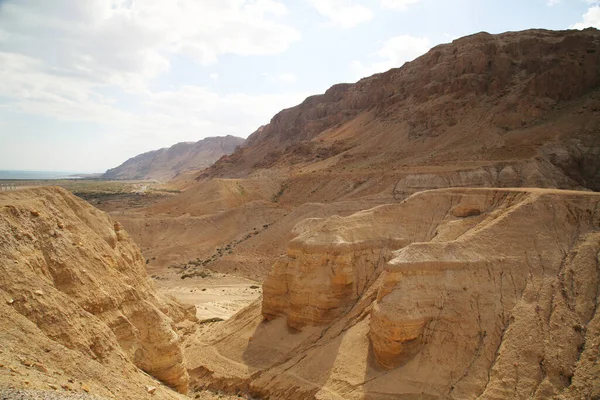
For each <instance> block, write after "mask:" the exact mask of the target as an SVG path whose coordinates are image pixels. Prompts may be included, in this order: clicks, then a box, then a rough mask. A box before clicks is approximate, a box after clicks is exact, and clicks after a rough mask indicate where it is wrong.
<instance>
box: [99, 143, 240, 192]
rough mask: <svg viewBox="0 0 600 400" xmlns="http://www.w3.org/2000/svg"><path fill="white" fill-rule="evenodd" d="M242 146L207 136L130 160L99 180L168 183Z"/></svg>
mask: <svg viewBox="0 0 600 400" xmlns="http://www.w3.org/2000/svg"><path fill="white" fill-rule="evenodd" d="M242 143H244V139H242V138H238V137H235V136H231V135H228V136H224V137H209V138H206V139H202V140H200V141H198V142H196V143H193V142H182V143H177V144H175V145H173V146H171V147H169V148H164V149H160V150H154V151H149V152H147V153H143V154H140V155H138V156H135V157H133V158H130V159H129V160H127V161H125V162H124V163H123V164H121V165H119V166H118V167H116V168H112V169H109V170H108V171H106V172H105V173H104V175H102V178H103V179H155V180H158V181H168V180H170V179H171V178H173V177H174V176H176V175H177V174H180V173H183V172H187V171H191V170H201V169H204V168H206V167H208V166H210V165H211V164H212V163H214V162H215V161H217V160H218V159H219V158H220V157H221V156H223V155H227V154H231V153H233V151H234V150H235V149H236V148H237V147H238V146H240V145H242Z"/></svg>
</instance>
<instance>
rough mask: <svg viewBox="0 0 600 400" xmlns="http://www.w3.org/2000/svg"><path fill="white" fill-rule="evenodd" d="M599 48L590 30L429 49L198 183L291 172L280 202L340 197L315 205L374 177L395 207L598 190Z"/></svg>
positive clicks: (267, 130)
mask: <svg viewBox="0 0 600 400" xmlns="http://www.w3.org/2000/svg"><path fill="white" fill-rule="evenodd" d="M599 43H600V34H599V32H598V30H596V29H593V28H590V29H586V30H584V31H560V32H555V31H545V30H530V31H524V32H509V33H504V34H500V35H491V34H488V33H478V34H475V35H472V36H467V37H464V38H461V39H457V40H455V41H453V42H452V43H449V44H443V45H439V46H437V47H435V48H433V49H431V50H430V51H429V52H428V53H427V54H425V55H424V56H422V57H420V58H418V59H416V60H415V61H413V62H410V63H406V64H405V65H404V66H402V67H400V68H395V69H392V70H390V71H388V72H385V73H381V74H377V75H374V76H371V77H368V78H365V79H362V80H360V81H359V82H357V83H355V84H339V85H335V86H333V87H331V88H330V89H329V90H327V91H326V92H325V94H323V95H318V96H312V97H309V98H307V99H306V100H305V101H304V102H303V103H302V104H300V105H298V106H296V107H292V108H290V109H287V110H283V111H281V112H280V113H278V114H277V115H275V116H274V117H273V119H272V120H271V122H270V123H269V124H268V125H266V126H264V127H262V128H261V129H259V130H258V131H257V132H255V133H254V134H252V135H251V136H250V137H249V138H248V139H247V141H246V144H245V145H244V147H243V148H241V149H238V151H236V152H235V153H233V154H232V155H231V156H229V157H224V158H223V159H222V160H220V161H219V162H217V163H216V164H215V165H213V166H212V167H211V168H210V169H209V170H208V171H206V172H205V173H204V174H202V175H201V176H200V177H199V179H203V178H210V177H246V176H248V175H249V174H251V173H252V172H255V171H259V170H261V169H265V168H269V169H274V168H275V169H282V170H290V169H291V171H292V173H293V174H292V176H291V177H290V179H291V182H289V184H288V187H289V188H290V189H291V190H290V191H289V193H292V192H293V191H294V190H293V186H294V185H295V183H296V182H298V181H299V180H302V179H304V180H306V179H307V178H306V177H307V176H311V178H310V179H311V181H313V182H315V183H316V184H315V187H313V188H312V189H311V190H310V196H302V197H301V201H304V200H306V199H307V197H308V198H310V199H311V200H313V199H314V200H317V199H327V200H334V199H337V198H339V197H340V196H345V195H347V194H348V193H347V192H351V191H352V190H350V189H341V188H338V190H337V192H336V193H334V194H333V195H326V196H320V192H322V191H326V190H327V189H328V188H332V187H333V186H334V185H339V183H340V179H339V176H347V177H348V178H349V179H346V180H345V181H348V180H352V179H354V180H355V181H357V182H358V181H360V182H363V183H361V184H360V185H358V186H357V187H356V188H354V191H361V192H365V189H366V188H368V187H369V186H370V185H369V184H370V182H371V181H373V180H374V179H389V181H390V184H391V185H392V186H393V185H395V183H396V182H398V184H397V185H395V189H394V190H397V191H398V190H399V191H401V192H402V193H397V197H398V196H401V195H405V194H407V193H412V192H414V191H417V190H420V189H426V188H433V187H443V186H473V185H475V186H545V187H562V188H574V187H587V188H590V189H600V164H598V162H597V160H598V159H599V158H598V157H597V155H598V153H599V152H600V145H599V142H598V135H597V132H598V118H597V117H598V114H599V113H600V103H599V99H598V93H597V90H598V87H599V85H600V69H599V68H598V64H599V61H600V48H599V46H600V44H599ZM358 175H362V177H361V178H358ZM380 177H382V178H380ZM388 177H389V178H388ZM359 186H360V187H359ZM317 187H320V189H317ZM313 190H314V192H313ZM342 190H344V191H345V192H346V193H344V192H342ZM298 195H299V194H298V193H295V194H294V197H298Z"/></svg>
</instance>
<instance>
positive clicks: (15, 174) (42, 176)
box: [0, 170, 102, 181]
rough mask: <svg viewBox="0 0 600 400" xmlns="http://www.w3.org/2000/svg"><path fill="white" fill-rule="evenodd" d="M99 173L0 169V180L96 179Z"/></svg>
mask: <svg viewBox="0 0 600 400" xmlns="http://www.w3.org/2000/svg"><path fill="white" fill-rule="evenodd" d="M101 175H102V174H101V173H93V174H92V173H87V174H86V173H78V172H64V171H20V170H0V181H27V180H35V181H39V180H60V179H98V178H99V177H100V176H101Z"/></svg>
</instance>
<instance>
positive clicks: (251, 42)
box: [0, 0, 300, 90]
mask: <svg viewBox="0 0 600 400" xmlns="http://www.w3.org/2000/svg"><path fill="white" fill-rule="evenodd" d="M287 13H288V11H287V8H286V7H285V5H284V4H283V3H282V2H280V1H275V0H255V1H252V0H205V1H195V0H179V1H163V0H145V1H143V2H141V1H140V2H137V1H135V2H134V1H131V0H129V1H124V0H121V1H116V0H86V1H71V0H55V1H52V2H48V1H46V0H23V1H16V0H8V1H4V2H3V3H2V6H1V8H0V51H5V52H15V53H21V54H25V55H28V56H32V57H35V58H39V59H41V60H43V61H44V63H45V64H47V65H49V66H51V67H52V68H55V69H56V71H57V73H58V72H60V73H62V74H64V75H71V76H82V77H87V78H88V79H90V80H97V81H98V80H101V81H104V82H105V83H109V84H115V85H121V86H127V87H129V88H130V89H131V90H134V89H138V90H139V89H140V88H141V87H143V85H144V82H145V81H147V80H148V79H150V78H153V77H156V76H157V75H159V74H160V73H162V72H164V71H166V70H167V69H168V68H169V56H170V54H172V53H180V54H182V55H184V56H187V57H190V58H192V59H194V60H196V61H198V62H199V63H202V64H210V63H213V62H215V61H216V60H217V59H218V58H219V56H221V55H224V54H235V55H241V56H249V55H267V54H275V53H279V52H282V51H285V50H286V49H288V48H289V46H290V45H291V44H292V43H293V42H294V41H297V40H299V39H300V34H299V33H298V32H297V31H296V30H295V29H293V28H291V27H289V26H287V25H286V24H284V23H282V22H280V21H279V19H280V18H281V17H284V16H285V15H287Z"/></svg>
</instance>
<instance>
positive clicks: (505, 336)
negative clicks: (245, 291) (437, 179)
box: [188, 188, 600, 399]
mask: <svg viewBox="0 0 600 400" xmlns="http://www.w3.org/2000/svg"><path fill="white" fill-rule="evenodd" d="M294 234H295V235H297V236H296V237H295V238H294V239H292V240H291V242H290V245H289V249H288V254H287V255H286V256H284V257H283V258H282V260H280V261H278V262H277V263H276V264H275V266H274V267H273V269H272V272H271V275H270V276H269V277H268V279H267V282H266V283H265V285H264V286H263V290H264V297H263V300H262V306H261V307H259V305H258V304H256V305H253V306H251V307H249V308H248V309H246V310H245V311H242V312H241V313H240V314H238V315H237V316H235V317H233V318H232V319H231V320H229V321H227V322H225V323H223V325H221V326H219V327H218V329H215V330H213V331H212V332H211V331H209V332H208V334H207V335H206V336H204V337H202V338H192V339H190V345H191V344H194V345H196V346H191V347H189V350H188V352H189V357H188V359H189V360H192V361H190V362H189V363H188V365H189V366H190V373H191V376H192V382H194V383H193V386H194V387H205V386H209V387H215V388H221V389H225V390H231V389H232V388H235V387H242V388H245V389H246V390H247V391H248V392H250V393H254V394H257V395H262V396H272V397H277V398H286V399H306V398H317V399H339V398H344V399H366V398H368V399H371V398H373V399H375V398H377V399H379V398H382V399H383V398H419V399H425V398H426V399H437V398H451V399H452V398H454V399H465V398H480V399H505V398H525V397H527V398H551V397H553V396H559V397H557V398H564V399H580V398H594V397H595V396H598V395H599V394H600V379H599V378H598V376H599V375H598V368H597V365H598V357H599V356H600V355H599V352H598V344H600V330H599V329H600V319H599V317H598V315H597V312H596V308H597V304H598V299H599V297H598V296H599V295H600V268H599V267H598V265H599V261H598V259H599V256H600V195H598V194H596V193H590V192H578V191H560V190H549V189H493V188H492V189H476V188H474V189H469V188H456V189H443V190H432V191H425V192H420V193H417V194H415V195H412V196H411V197H409V198H408V199H407V200H405V201H403V202H402V203H399V204H391V205H384V206H379V207H376V208H373V209H370V210H366V211H362V212H359V213H356V214H353V215H351V216H348V217H330V218H327V219H311V220H307V221H305V222H303V223H301V224H299V226H297V228H296V229H295V230H294ZM259 313H260V314H262V317H263V318H264V320H263V318H261V315H260V314H259ZM289 328H293V329H291V330H290V329H289Z"/></svg>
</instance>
